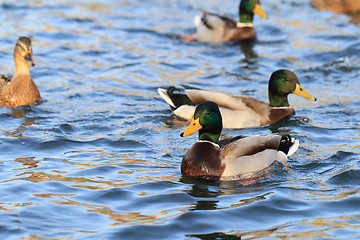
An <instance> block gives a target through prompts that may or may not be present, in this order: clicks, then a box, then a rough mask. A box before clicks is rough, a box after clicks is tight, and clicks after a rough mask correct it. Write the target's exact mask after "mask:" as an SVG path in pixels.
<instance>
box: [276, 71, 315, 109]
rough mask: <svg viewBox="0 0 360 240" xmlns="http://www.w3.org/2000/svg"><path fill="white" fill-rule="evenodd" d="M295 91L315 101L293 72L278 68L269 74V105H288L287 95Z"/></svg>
mask: <svg viewBox="0 0 360 240" xmlns="http://www.w3.org/2000/svg"><path fill="white" fill-rule="evenodd" d="M290 93H295V94H296V95H299V96H301V97H303V98H306V99H308V100H312V101H316V98H314V97H313V96H312V95H311V94H309V93H308V92H306V91H305V89H303V87H302V86H301V85H300V83H299V80H298V78H297V76H296V75H295V73H293V72H292V71H290V70H285V69H280V70H277V71H275V72H273V73H272V74H271V77H270V80H269V104H270V106H271V107H289V106H290V104H289V102H288V99H287V96H288V95H289V94H290Z"/></svg>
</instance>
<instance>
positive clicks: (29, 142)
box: [0, 0, 360, 239]
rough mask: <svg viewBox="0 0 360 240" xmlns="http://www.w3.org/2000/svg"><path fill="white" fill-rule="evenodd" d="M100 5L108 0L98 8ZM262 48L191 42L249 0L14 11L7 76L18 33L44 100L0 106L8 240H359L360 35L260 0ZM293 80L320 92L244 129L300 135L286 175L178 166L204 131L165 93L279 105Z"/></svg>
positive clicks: (3, 229) (3, 54) (3, 219)
mask: <svg viewBox="0 0 360 240" xmlns="http://www.w3.org/2000/svg"><path fill="white" fill-rule="evenodd" d="M100 2H101V3H100ZM262 2H263V8H264V9H265V11H266V12H267V13H268V15H269V16H270V18H269V19H267V20H266V19H260V18H259V17H255V25H256V30H257V32H258V40H257V42H256V43H255V44H254V45H242V46H239V45H232V44H219V45H212V44H203V43H197V42H191V43H186V42H183V41H181V40H180V36H182V35H185V34H191V33H193V20H192V19H193V17H194V16H195V15H196V14H198V13H199V10H200V9H205V10H208V11H216V10H217V11H218V12H220V13H223V14H226V15H228V16H232V17H234V18H237V16H236V15H237V3H236V1H228V0H227V1H220V0H212V1H210V0H209V1H190V0H189V1H183V0H175V1H164V0H154V1H142V0H132V1H115V0H105V1H92V0H90V1H89V0H87V1H60V0H54V1H44V0H36V1H35V0H34V1H26V3H25V1H24V2H23V1H15V3H14V2H13V1H3V2H2V5H0V6H1V12H2V13H1V14H0V21H1V23H2V24H1V25H0V31H1V33H2V37H1V38H0V58H1V64H0V70H1V73H4V74H12V73H13V70H14V65H13V60H12V52H13V47H14V45H15V42H16V40H17V38H18V37H19V36H21V35H26V36H31V37H32V38H33V49H34V60H35V61H36V63H37V66H36V67H35V68H32V69H31V73H32V76H33V79H34V80H35V82H36V84H37V85H38V87H39V90H40V92H41V95H42V97H43V99H44V102H43V103H42V104H40V105H38V106H32V107H31V108H15V109H12V108H5V107H1V108H0V122H1V125H0V130H1V133H0V152H1V154H0V173H1V174H0V191H1V195H0V210H1V215H0V238H1V239H238V238H240V237H241V238H242V239H256V238H268V239H269V238H283V239H289V238H302V239H304V238H315V239H321V238H325V239H333V238H334V239H354V238H360V229H359V228H360V208H359V207H360V186H359V183H360V162H359V160H360V158H359V154H360V151H359V146H360V134H359V121H360V114H359V112H360V97H359V89H360V69H359V66H360V58H359V50H360V40H359V36H360V29H359V25H357V24H358V23H357V22H356V20H354V19H352V18H350V17H349V16H346V15H340V14H335V13H331V12H324V11H318V10H316V9H314V8H312V7H311V5H310V3H309V1H303V0H296V1H295V0H292V1H281V0H271V1H262ZM279 68H288V69H291V70H293V71H294V72H295V73H296V74H297V75H298V77H299V79H300V82H301V83H302V85H303V87H304V88H305V89H307V91H308V92H310V93H312V94H313V95H314V96H316V97H317V98H318V101H317V102H310V101H307V100H305V99H302V98H300V97H298V96H291V97H290V100H289V101H290V103H291V104H292V105H293V106H294V108H295V109H296V112H297V114H296V116H293V117H292V118H291V119H290V120H289V121H287V122H283V123H279V124H275V125H272V126H264V127H258V128H253V129H242V130H228V129H227V130H224V132H223V137H226V136H233V135H238V134H255V133H271V132H290V133H291V134H292V135H293V136H295V137H297V138H299V139H300V144H301V147H300V148H299V150H298V151H297V152H296V153H295V154H294V155H293V156H291V158H290V160H289V166H288V167H287V168H286V167H284V166H275V167H274V169H273V171H272V173H271V174H268V176H266V177H265V178H263V179H260V180H258V181H256V182H254V183H252V184H244V183H243V182H238V181H232V182H215V183H206V182H195V181H192V180H188V179H186V180H185V179H183V178H182V177H181V174H180V171H179V166H180V163H181V159H182V156H183V155H184V154H185V152H186V150H187V149H188V148H190V147H191V146H192V144H193V143H194V142H195V141H196V137H197V136H196V135H194V136H192V137H188V138H180V137H179V133H180V131H181V130H182V129H183V127H184V126H185V125H184V124H179V125H177V124H176V125H174V124H171V123H169V121H171V120H173V119H174V117H173V116H172V114H171V110H170V108H169V106H168V105H167V104H166V103H165V102H164V101H163V100H162V99H161V98H160V97H159V96H158V95H157V92H156V89H157V87H166V86H169V85H174V84H175V85H179V84H188V85H191V86H193V87H200V88H204V89H208V90H216V91H221V92H228V93H232V94H245V95H248V96H251V97H255V98H258V99H261V100H263V101H267V83H268V79H269V76H270V74H271V73H272V72H273V71H275V70H277V69H279Z"/></svg>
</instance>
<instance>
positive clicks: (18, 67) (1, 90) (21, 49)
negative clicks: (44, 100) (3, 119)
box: [0, 37, 40, 107]
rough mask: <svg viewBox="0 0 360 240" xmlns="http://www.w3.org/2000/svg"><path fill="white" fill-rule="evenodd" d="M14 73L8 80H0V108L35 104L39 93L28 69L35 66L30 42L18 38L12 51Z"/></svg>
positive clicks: (26, 39) (25, 38)
mask: <svg viewBox="0 0 360 240" xmlns="http://www.w3.org/2000/svg"><path fill="white" fill-rule="evenodd" d="M14 62H15V73H14V76H13V77H12V78H11V79H10V78H9V77H7V76H6V75H2V76H1V78H0V106H4V107H17V106H25V105H32V104H36V103H37V101H39V100H40V93H39V90H38V88H37V86H36V85H35V83H34V81H33V80H32V78H31V75H30V71H29V68H30V67H33V66H35V63H34V62H33V60H32V47H31V40H30V38H28V37H20V38H19V39H18V41H17V43H16V45H15V49H14Z"/></svg>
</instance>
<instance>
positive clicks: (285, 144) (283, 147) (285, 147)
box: [278, 135, 293, 154]
mask: <svg viewBox="0 0 360 240" xmlns="http://www.w3.org/2000/svg"><path fill="white" fill-rule="evenodd" d="M292 145H293V141H292V140H291V137H290V135H285V136H282V137H281V141H280V146H279V148H278V150H279V151H282V152H284V153H285V154H288V152H289V149H290V147H291V146H292Z"/></svg>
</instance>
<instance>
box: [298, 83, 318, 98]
mask: <svg viewBox="0 0 360 240" xmlns="http://www.w3.org/2000/svg"><path fill="white" fill-rule="evenodd" d="M293 93H295V94H296V95H299V96H300V97H303V98H306V99H308V100H311V101H316V98H315V97H313V96H312V95H311V94H310V93H308V92H307V91H305V89H303V87H302V86H301V85H300V84H298V83H297V84H296V88H295V90H294V91H293Z"/></svg>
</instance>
